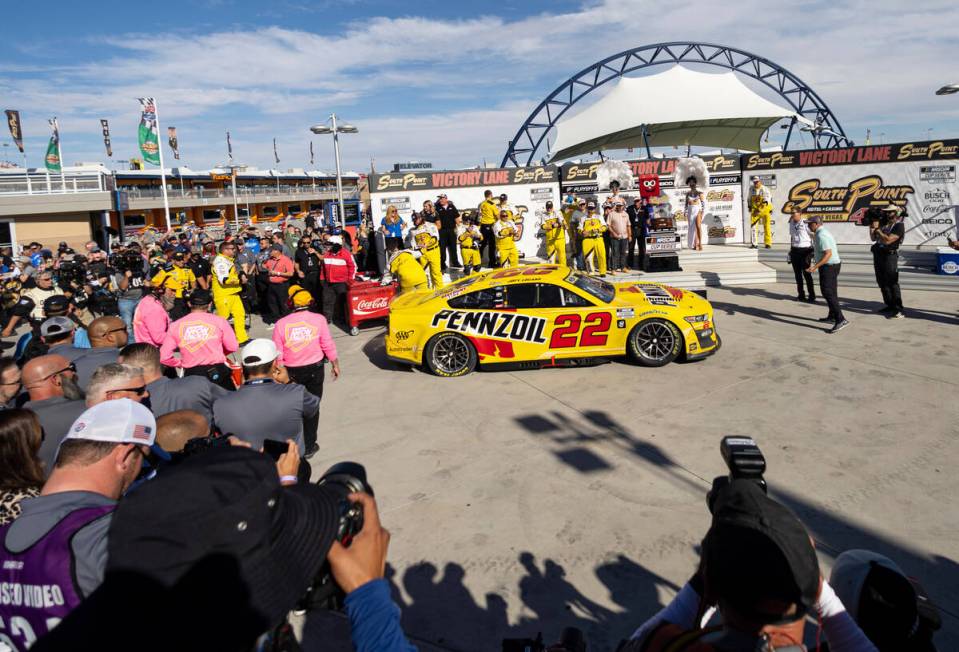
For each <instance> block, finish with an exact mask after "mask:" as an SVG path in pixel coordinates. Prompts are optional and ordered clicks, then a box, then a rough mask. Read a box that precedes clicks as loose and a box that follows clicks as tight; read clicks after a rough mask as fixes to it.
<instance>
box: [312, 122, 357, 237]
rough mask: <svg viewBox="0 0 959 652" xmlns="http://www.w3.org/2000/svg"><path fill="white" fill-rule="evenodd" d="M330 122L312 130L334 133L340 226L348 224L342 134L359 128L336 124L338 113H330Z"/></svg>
mask: <svg viewBox="0 0 959 652" xmlns="http://www.w3.org/2000/svg"><path fill="white" fill-rule="evenodd" d="M330 122H332V125H329V124H321V125H313V126H312V127H310V131H312V132H313V133H314V134H321V135H322V134H333V154H334V157H335V158H336V194H337V197H338V200H339V205H340V228H344V227H345V226H346V207H345V206H344V205H343V177H342V176H340V138H339V135H340V134H355V133H357V132H358V131H359V130H358V129H357V128H356V127H354V126H353V125H351V124H339V125H337V124H336V114H335V113H333V114H331V115H330Z"/></svg>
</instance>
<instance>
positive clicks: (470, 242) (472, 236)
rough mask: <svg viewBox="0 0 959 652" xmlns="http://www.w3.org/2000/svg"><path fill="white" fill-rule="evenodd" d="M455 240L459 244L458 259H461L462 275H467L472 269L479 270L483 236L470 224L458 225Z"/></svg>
mask: <svg viewBox="0 0 959 652" xmlns="http://www.w3.org/2000/svg"><path fill="white" fill-rule="evenodd" d="M456 239H457V240H459V243H460V258H462V259H463V274H464V275H467V276H468V275H469V274H471V273H472V272H473V270H474V269H476V270H478V269H479V268H480V242H482V241H483V234H482V233H480V230H479V229H478V228H476V227H475V226H473V225H472V224H470V225H469V226H467V225H465V224H460V225H459V226H458V227H457V228H456Z"/></svg>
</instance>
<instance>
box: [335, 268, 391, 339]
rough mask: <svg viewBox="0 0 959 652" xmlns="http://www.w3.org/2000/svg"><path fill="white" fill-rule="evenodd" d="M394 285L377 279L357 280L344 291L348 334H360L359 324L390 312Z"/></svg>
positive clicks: (383, 316)
mask: <svg viewBox="0 0 959 652" xmlns="http://www.w3.org/2000/svg"><path fill="white" fill-rule="evenodd" d="M394 294H396V285H395V284H393V283H390V284H389V285H380V282H379V281H357V282H355V283H353V285H351V286H350V289H349V290H348V291H347V293H346V305H347V315H346V319H347V321H349V323H350V335H359V334H360V328H359V326H360V324H361V323H362V322H365V321H369V320H370V319H383V318H385V317H387V316H389V314H390V301H391V300H392V299H393V295H394Z"/></svg>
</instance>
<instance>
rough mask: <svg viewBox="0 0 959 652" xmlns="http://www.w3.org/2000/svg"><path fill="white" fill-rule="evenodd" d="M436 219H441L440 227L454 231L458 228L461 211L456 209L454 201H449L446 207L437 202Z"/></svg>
mask: <svg viewBox="0 0 959 652" xmlns="http://www.w3.org/2000/svg"><path fill="white" fill-rule="evenodd" d="M435 208H436V219H438V220H439V221H440V228H441V229H443V230H445V231H453V230H455V229H456V218H457V217H459V216H460V212H459V211H458V210H456V206H454V205H453V202H447V203H446V207H445V208H444V207H442V206H440V205H439V204H436V207H435Z"/></svg>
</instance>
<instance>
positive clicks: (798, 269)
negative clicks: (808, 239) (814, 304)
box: [789, 247, 816, 299]
mask: <svg viewBox="0 0 959 652" xmlns="http://www.w3.org/2000/svg"><path fill="white" fill-rule="evenodd" d="M812 254H813V248H812V247H791V248H790V249H789V264H790V265H792V266H793V275H795V277H796V289H797V291H798V292H799V297H800V298H805V297H806V296H807V293H806V291H805V290H804V289H803V281H805V282H806V287H808V288H809V293H808V296H809V298H810V299H815V298H816V288H815V286H814V285H813V282H812V274H810V273H809V272H807V271H806V270H807V269H809V265H810V263H811V262H812Z"/></svg>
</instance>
